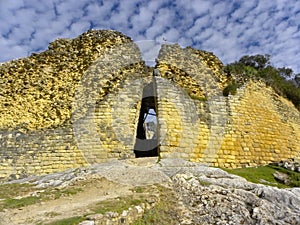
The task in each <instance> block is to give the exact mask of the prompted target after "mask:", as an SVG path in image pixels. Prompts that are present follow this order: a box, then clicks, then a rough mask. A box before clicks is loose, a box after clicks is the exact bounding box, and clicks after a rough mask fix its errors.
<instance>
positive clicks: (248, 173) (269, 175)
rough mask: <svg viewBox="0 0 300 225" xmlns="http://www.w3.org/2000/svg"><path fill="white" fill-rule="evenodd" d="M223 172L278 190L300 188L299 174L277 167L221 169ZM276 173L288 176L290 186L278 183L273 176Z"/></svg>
mask: <svg viewBox="0 0 300 225" xmlns="http://www.w3.org/2000/svg"><path fill="white" fill-rule="evenodd" d="M223 170H225V171H227V172H228V173H231V174H235V175H238V176H241V177H244V178H245V179H247V180H248V181H250V182H253V183H261V184H265V185H270V186H276V187H279V188H288V187H300V173H297V172H294V171H290V170H287V169H284V168H282V167H278V166H273V165H267V166H258V167H249V168H239V169H224V168H223ZM276 171H279V172H282V173H285V174H287V175H289V177H290V178H291V183H290V185H286V184H282V183H280V182H278V181H277V180H276V179H275V178H274V176H273V174H274V173H275V172H276Z"/></svg>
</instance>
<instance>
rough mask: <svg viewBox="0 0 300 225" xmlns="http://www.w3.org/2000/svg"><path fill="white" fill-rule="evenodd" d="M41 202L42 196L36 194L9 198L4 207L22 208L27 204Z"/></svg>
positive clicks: (3, 204)
mask: <svg viewBox="0 0 300 225" xmlns="http://www.w3.org/2000/svg"><path fill="white" fill-rule="evenodd" d="M38 202H40V198H39V197H36V196H28V197H25V198H21V199H14V198H8V199H6V200H5V201H4V202H3V203H2V207H3V208H5V209H8V208H21V207H24V206H26V205H32V204H35V203H38Z"/></svg>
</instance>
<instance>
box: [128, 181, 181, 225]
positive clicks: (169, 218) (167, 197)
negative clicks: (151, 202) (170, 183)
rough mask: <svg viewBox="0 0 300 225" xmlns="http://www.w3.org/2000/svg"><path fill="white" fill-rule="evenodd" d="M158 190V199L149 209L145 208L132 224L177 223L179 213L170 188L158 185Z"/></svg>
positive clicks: (164, 224) (167, 224)
mask: <svg viewBox="0 0 300 225" xmlns="http://www.w3.org/2000/svg"><path fill="white" fill-rule="evenodd" d="M158 189H159V192H160V201H159V202H158V203H157V204H156V205H155V206H154V207H153V208H152V209H150V210H146V211H145V213H144V214H143V216H142V217H141V218H139V219H137V220H136V221H134V222H133V223H132V224H133V225H148V224H160V225H169V224H178V222H179V218H180V215H179V213H178V210H177V209H176V205H177V202H178V200H177V198H176V196H175V194H174V193H173V192H172V191H171V190H170V189H167V188H165V187H162V186H158Z"/></svg>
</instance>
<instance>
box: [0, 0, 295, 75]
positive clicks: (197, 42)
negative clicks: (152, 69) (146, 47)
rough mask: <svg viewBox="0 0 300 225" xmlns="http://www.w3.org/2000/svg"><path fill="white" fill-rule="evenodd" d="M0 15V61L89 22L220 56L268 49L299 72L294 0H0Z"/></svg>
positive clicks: (227, 59)
mask: <svg viewBox="0 0 300 225" xmlns="http://www.w3.org/2000/svg"><path fill="white" fill-rule="evenodd" d="M0 20H1V23H0V34H1V36H0V40H1V42H0V49H1V54H0V61H6V60H10V59H13V58H16V57H25V56H27V55H28V54H30V53H31V52H33V51H36V50H37V49H46V48H47V46H48V44H49V42H51V41H53V40H54V39H56V38H58V37H66V38H73V37H76V36H78V35H80V34H81V33H83V32H85V31H86V30H87V29H89V28H90V27H91V26H92V27H93V28H96V29H114V30H119V31H121V32H123V33H124V34H126V35H130V37H131V38H132V39H133V40H142V39H149V40H154V41H162V39H163V38H166V39H167V40H168V41H171V42H179V43H180V44H181V45H183V46H187V45H192V46H193V47H195V48H198V49H204V50H209V51H213V52H214V53H215V54H216V55H217V56H219V57H220V58H221V60H223V61H224V62H225V63H228V62H231V61H234V60H238V59H239V58H240V57H241V56H242V55H244V54H256V53H260V54H271V55H272V60H273V62H274V64H275V66H276V64H278V65H284V64H286V65H285V66H289V67H292V68H293V69H294V70H295V71H297V72H300V65H299V62H298V61H299V60H298V59H299V58H300V57H299V54H300V53H299V52H300V45H299V43H300V26H299V21H300V4H298V2H297V0H276V1H259V0H255V1H242V0H228V1H222V0H214V1H212V0H173V1H171V0H155V1H146V0H130V1H127V0H111V1H100V0H80V1H79V0H65V1H61V0H51V1H42V2H41V1H39V0H13V1H4V0H0ZM151 54H152V55H151V57H153V54H154V53H153V52H152V53H151Z"/></svg>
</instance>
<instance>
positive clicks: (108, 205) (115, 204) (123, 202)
mask: <svg viewBox="0 0 300 225" xmlns="http://www.w3.org/2000/svg"><path fill="white" fill-rule="evenodd" d="M142 202H144V199H143V198H142V197H135V198H134V197H133V196H128V197H122V198H116V199H109V200H106V201H102V202H99V203H98V204H97V206H96V207H95V208H94V209H93V211H94V212H95V213H101V214H104V213H106V212H117V213H122V212H123V210H127V209H128V208H130V207H132V206H136V205H139V204H141V203H142Z"/></svg>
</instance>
